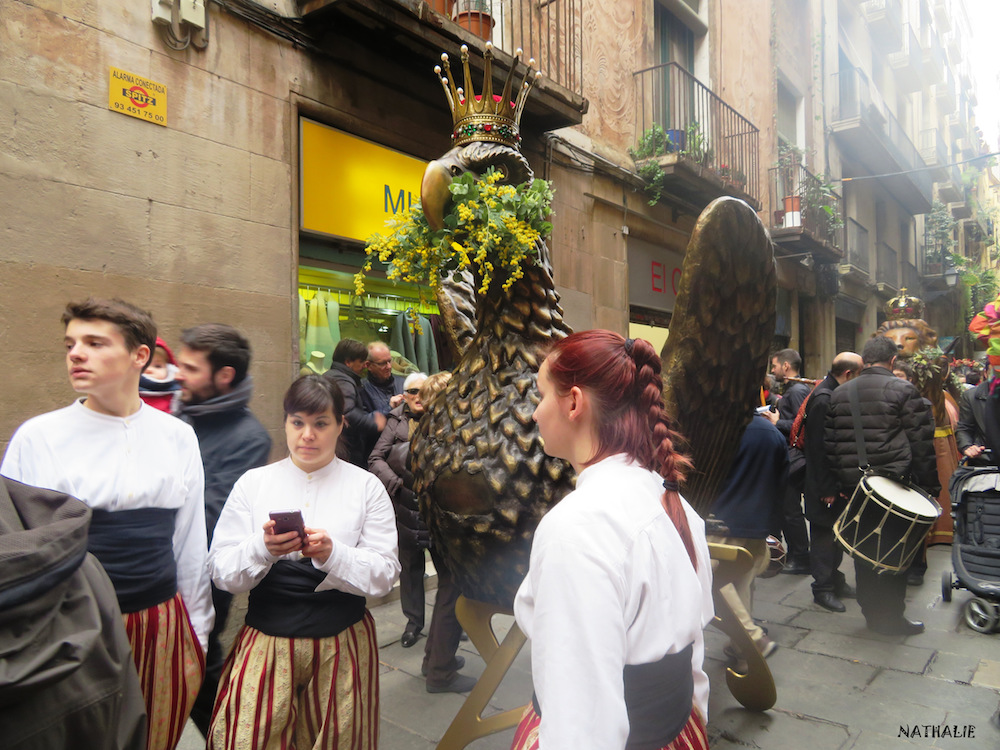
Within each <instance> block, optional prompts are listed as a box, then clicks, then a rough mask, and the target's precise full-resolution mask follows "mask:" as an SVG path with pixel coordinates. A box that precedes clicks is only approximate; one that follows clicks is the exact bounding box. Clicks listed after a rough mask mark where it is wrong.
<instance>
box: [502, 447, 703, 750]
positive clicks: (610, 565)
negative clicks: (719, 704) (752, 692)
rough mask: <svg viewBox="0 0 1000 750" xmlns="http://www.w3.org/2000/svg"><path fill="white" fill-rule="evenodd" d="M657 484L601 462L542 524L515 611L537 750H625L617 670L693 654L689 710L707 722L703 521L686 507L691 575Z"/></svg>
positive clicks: (622, 465) (632, 469) (625, 465)
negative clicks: (523, 641) (535, 717)
mask: <svg viewBox="0 0 1000 750" xmlns="http://www.w3.org/2000/svg"><path fill="white" fill-rule="evenodd" d="M662 494H663V480H662V478H661V477H660V476H659V475H658V474H656V473H655V472H651V471H647V470H645V469H643V468H641V467H639V466H638V465H636V464H633V463H631V462H630V461H628V459H627V457H626V456H624V455H616V456H611V457H609V458H605V459H604V460H602V461H599V462H598V463H596V464H593V465H591V466H588V467H587V468H586V469H584V470H583V471H582V472H581V473H580V475H579V477H578V478H577V483H576V489H575V490H574V491H573V492H571V493H570V494H569V495H567V496H566V497H565V498H564V499H563V500H562V501H560V502H559V503H558V504H557V505H556V506H555V507H554V508H552V510H550V511H549V512H548V513H547V514H546V515H545V516H544V517H543V518H542V520H541V522H540V523H539V525H538V529H537V530H536V531H535V537H534V541H533V543H532V547H531V558H530V565H529V569H528V575H527V576H526V577H525V579H524V582H523V583H522V584H521V587H520V589H519V590H518V592H517V596H516V598H515V600H514V614H515V617H516V619H517V623H518V625H519V626H520V627H521V629H522V630H523V631H524V633H525V634H526V635H527V636H528V638H530V639H531V671H532V680H533V682H534V687H535V692H536V694H537V696H538V701H539V705H540V706H541V709H542V716H543V718H542V723H541V727H540V745H539V746H540V747H541V748H544V750H554V749H555V748H573V749H574V750H576V748H582V747H594V748H601V749H602V750H613V749H614V748H624V747H625V742H626V740H627V739H628V733H629V725H628V715H627V712H626V707H625V697H624V682H623V676H622V670H623V668H624V666H625V665H626V664H647V663H651V662H656V661H658V660H659V659H661V658H662V657H663V656H664V655H666V654H668V653H677V652H678V651H681V650H683V649H684V648H686V647H687V646H688V645H691V644H693V654H692V659H691V670H692V674H693V678H694V704H695V705H696V706H697V707H698V708H699V709H700V710H701V713H702V716H703V717H704V718H705V719H706V721H707V719H708V676H707V675H706V674H705V672H704V670H703V669H702V662H703V660H704V653H705V643H704V637H703V633H702V631H703V629H704V627H705V626H706V625H707V624H708V623H709V621H710V620H711V619H712V616H713V613H714V607H713V604H712V567H711V561H710V559H709V552H708V545H707V543H706V541H705V524H704V521H703V520H702V519H701V518H700V517H699V516H698V514H697V513H695V511H694V509H693V508H691V506H690V505H688V504H687V503H686V502H685V503H684V509H685V511H686V513H687V519H688V524H689V526H690V527H691V536H692V539H693V541H694V545H695V551H696V557H697V560H698V570H697V572H695V569H694V567H693V566H692V565H691V560H690V558H689V557H688V554H687V550H686V549H685V547H684V543H683V542H682V541H681V538H680V534H678V532H677V529H676V528H675V527H674V524H673V522H672V521H671V520H670V518H669V516H667V514H666V512H665V511H664V509H663V506H662V505H661V504H660V497H661V496H662Z"/></svg>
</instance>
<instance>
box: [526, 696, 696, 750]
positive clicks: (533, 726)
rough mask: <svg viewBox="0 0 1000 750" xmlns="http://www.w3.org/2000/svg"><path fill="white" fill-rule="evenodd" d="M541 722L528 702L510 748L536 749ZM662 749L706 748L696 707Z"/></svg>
mask: <svg viewBox="0 0 1000 750" xmlns="http://www.w3.org/2000/svg"><path fill="white" fill-rule="evenodd" d="M541 724H542V720H541V718H540V717H539V716H538V714H536V713H535V709H534V708H533V707H532V706H531V705H530V704H529V705H528V710H527V711H525V712H524V716H522V717H521V723H520V724H518V725H517V730H516V731H515V732H514V742H513V743H511V746H510V748H511V750H538V729H539V727H540V726H541ZM662 750H708V733H707V731H706V729H705V721H704V719H702V718H701V713H700V712H699V711H698V709H697V707H692V708H691V716H690V717H689V718H688V721H687V724H685V725H684V728H683V729H682V730H681V733H680V734H679V735H677V736H676V737H674V739H673V740H672V741H671V742H670V744H669V745H664V746H663V748H662Z"/></svg>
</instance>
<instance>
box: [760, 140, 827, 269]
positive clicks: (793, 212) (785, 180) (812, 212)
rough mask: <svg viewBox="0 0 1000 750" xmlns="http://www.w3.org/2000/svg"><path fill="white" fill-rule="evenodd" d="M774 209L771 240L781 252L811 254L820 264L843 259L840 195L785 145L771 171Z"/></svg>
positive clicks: (797, 150) (769, 171) (796, 152)
mask: <svg viewBox="0 0 1000 750" xmlns="http://www.w3.org/2000/svg"><path fill="white" fill-rule="evenodd" d="M768 186H769V189H770V199H771V200H770V203H771V206H773V207H774V212H773V215H772V221H771V239H772V240H774V242H775V244H776V245H777V247H778V249H779V250H780V251H784V252H787V253H789V254H796V255H797V254H800V253H812V254H813V256H814V257H815V259H816V261H817V262H821V263H835V262H840V260H841V259H842V258H843V257H844V252H843V247H844V240H843V234H844V218H843V214H842V208H841V198H840V195H839V194H838V193H837V191H836V190H834V188H833V185H832V184H831V183H830V182H829V180H824V179H821V178H819V177H817V176H816V175H814V174H813V173H812V172H810V171H809V170H808V169H806V168H805V167H804V166H803V165H802V152H801V151H800V150H799V149H797V148H794V147H792V146H787V145H785V144H782V146H781V147H780V149H779V154H778V164H777V165H776V166H774V167H771V168H770V169H769V170H768Z"/></svg>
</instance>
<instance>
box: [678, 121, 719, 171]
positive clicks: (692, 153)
mask: <svg viewBox="0 0 1000 750" xmlns="http://www.w3.org/2000/svg"><path fill="white" fill-rule="evenodd" d="M681 153H682V154H684V155H685V156H687V157H689V158H690V159H691V160H692V161H694V162H696V163H698V164H701V165H702V166H705V167H707V166H708V165H709V164H711V163H712V156H713V152H712V149H711V148H709V146H708V141H707V139H706V138H705V135H704V133H702V132H701V124H700V123H699V122H698V121H697V120H694V121H693V122H690V123H688V126H687V128H685V131H684V148H683V150H682V151H681Z"/></svg>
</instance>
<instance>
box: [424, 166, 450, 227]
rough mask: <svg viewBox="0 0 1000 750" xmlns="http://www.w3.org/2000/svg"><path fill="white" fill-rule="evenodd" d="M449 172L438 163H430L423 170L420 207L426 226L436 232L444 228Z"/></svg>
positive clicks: (448, 193) (448, 199) (448, 196)
mask: <svg viewBox="0 0 1000 750" xmlns="http://www.w3.org/2000/svg"><path fill="white" fill-rule="evenodd" d="M450 184H451V172H450V171H449V170H448V168H447V167H446V166H445V165H444V164H442V163H441V162H440V161H432V162H431V163H430V164H428V165H427V169H425V170H424V179H423V181H422V182H421V183H420V206H421V208H423V211H424V216H425V217H427V224H428V226H430V228H431V229H433V230H434V231H437V230H438V229H442V228H443V227H444V209H445V206H447V205H448V201H450V200H451V191H450V190H449V189H448V186H449V185H450Z"/></svg>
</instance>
